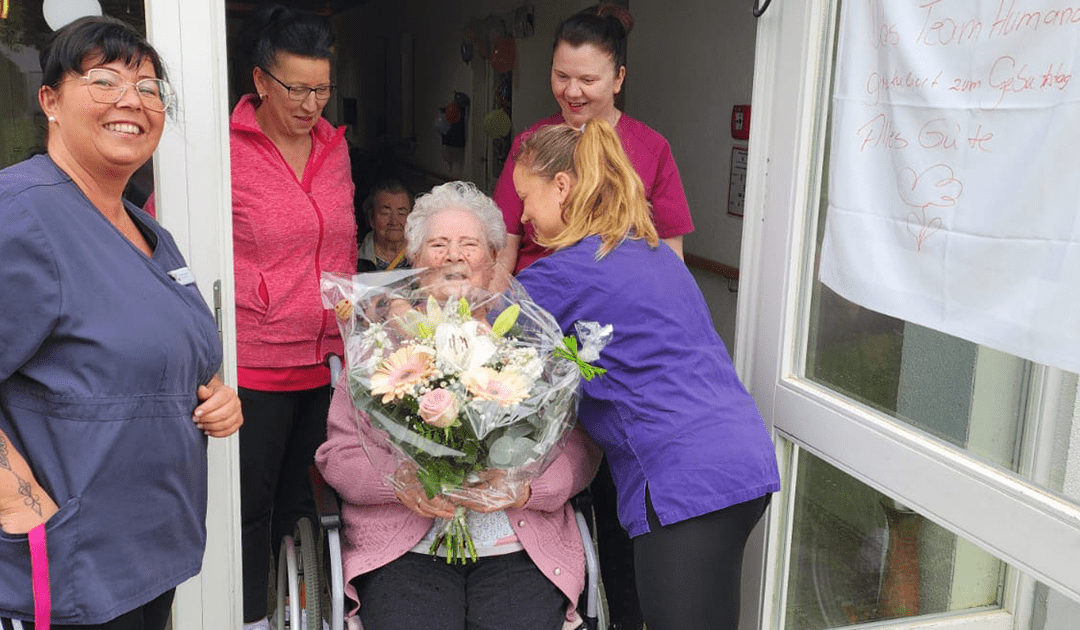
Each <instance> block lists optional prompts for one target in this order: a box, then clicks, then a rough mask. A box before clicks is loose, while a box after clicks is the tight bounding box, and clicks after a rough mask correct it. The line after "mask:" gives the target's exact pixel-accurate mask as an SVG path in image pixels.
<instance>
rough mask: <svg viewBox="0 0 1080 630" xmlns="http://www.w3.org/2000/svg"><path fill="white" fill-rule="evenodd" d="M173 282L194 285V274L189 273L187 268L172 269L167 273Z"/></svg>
mask: <svg viewBox="0 0 1080 630" xmlns="http://www.w3.org/2000/svg"><path fill="white" fill-rule="evenodd" d="M169 275H170V276H172V279H173V280H176V281H177V282H179V283H180V284H194V283H195V274H193V273H191V270H190V269H188V268H187V267H181V268H179V269H173V270H172V271H170V272H169Z"/></svg>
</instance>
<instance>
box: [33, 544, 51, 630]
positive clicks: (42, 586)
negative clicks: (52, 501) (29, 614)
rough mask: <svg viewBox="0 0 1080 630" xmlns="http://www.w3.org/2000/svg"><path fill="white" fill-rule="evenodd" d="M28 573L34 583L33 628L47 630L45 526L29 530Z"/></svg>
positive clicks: (48, 604)
mask: <svg viewBox="0 0 1080 630" xmlns="http://www.w3.org/2000/svg"><path fill="white" fill-rule="evenodd" d="M29 539H30V573H31V575H32V577H33V583H34V628H35V630H49V620H50V618H51V617H52V605H51V603H50V601H49V554H48V553H46V550H45V524H44V523H42V524H41V525H38V526H37V527H35V528H34V529H32V530H30V534H29Z"/></svg>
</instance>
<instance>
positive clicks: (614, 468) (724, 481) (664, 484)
mask: <svg viewBox="0 0 1080 630" xmlns="http://www.w3.org/2000/svg"><path fill="white" fill-rule="evenodd" d="M599 247H600V238H599V237H589V238H586V239H584V240H582V241H580V242H578V243H577V244H575V245H572V246H570V247H567V248H565V249H561V250H559V251H556V252H555V253H553V254H551V255H550V256H548V257H546V258H541V259H540V260H538V261H536V262H534V263H533V264H532V265H530V266H529V267H527V268H526V269H524V270H523V271H522V272H521V273H520V274H519V275H518V280H519V281H521V284H522V285H524V286H525V288H526V289H527V290H528V292H529V295H530V296H531V297H532V298H533V300H535V301H536V302H537V303H538V304H540V306H542V307H544V308H545V309H547V310H548V311H550V312H551V313H552V314H553V315H554V316H555V319H556V320H558V322H559V325H560V326H561V327H562V329H563V332H564V333H565V334H573V333H574V322H576V321H579V320H580V321H595V322H599V323H600V324H601V325H605V324H611V325H612V326H613V327H614V332H613V337H612V341H611V343H609V344H608V346H607V347H606V348H604V350H603V351H602V352H601V353H600V359H599V360H598V361H597V362H596V365H599V366H600V367H603V368H605V369H607V373H606V374H604V375H603V376H602V377H600V378H597V379H594V380H592V381H583V382H582V385H583V396H582V401H581V407H580V409H579V413H578V419H579V421H580V422H581V424H582V425H583V426H584V427H585V429H586V430H587V431H588V432H589V434H590V435H591V436H592V438H593V440H595V441H596V443H597V444H598V445H600V447H601V448H602V449H603V450H604V454H605V455H606V456H607V458H608V464H609V466H610V468H611V474H612V478H613V480H614V482H615V487H616V489H617V490H618V495H619V501H618V502H619V507H618V510H619V520H620V521H621V522H622V525H623V527H624V528H625V529H626V531H627V532H628V533H629V534H630V536H639V535H641V534H644V533H647V532H648V531H649V525H648V522H647V520H646V509H645V489H646V486H648V491H649V499H650V500H651V502H652V505H653V508H654V509H655V510H656V514H657V516H658V517H659V518H660V523H661V524H662V525H669V524H671V523H676V522H679V521H683V520H686V519H689V518H693V517H695V516H700V515H703V514H707V513H709V512H713V511H716V510H719V509H722V508H725V507H728V506H731V505H735V504H737V503H742V502H744V501H749V500H751V499H755V498H757V497H760V496H762V495H764V494H767V493H770V492H775V491H777V490H779V489H780V476H779V473H778V472H777V465H776V454H775V450H774V448H773V443H772V439H771V437H770V435H769V431H768V429H767V428H766V426H765V423H764V422H763V421H762V419H761V416H760V414H759V413H758V411H757V407H756V405H755V404H754V401H753V399H752V398H751V397H750V394H749V393H747V391H746V389H745V388H744V387H743V385H742V383H741V382H740V381H739V378H738V375H736V373H735V368H734V366H733V365H732V363H731V358H730V357H729V356H728V353H727V349H726V348H725V347H724V343H723V341H721V340H720V336H719V335H717V334H716V330H715V328H714V327H713V324H712V319H711V317H710V315H709V311H708V307H707V306H706V304H705V299H704V297H703V296H702V294H701V291H700V290H699V289H698V286H697V284H696V283H695V282H694V279H693V277H692V276H691V275H690V272H689V270H687V268H686V265H685V264H683V262H682V260H681V259H679V257H678V256H677V255H676V254H675V252H674V251H672V250H671V248H669V247H668V246H667V245H664V244H663V243H661V244H660V245H659V246H658V247H657V248H655V249H654V248H650V247H649V246H648V244H647V243H646V242H645V241H642V240H624V241H623V242H622V243H621V244H620V245H619V246H618V247H616V248H615V249H614V250H613V251H611V252H610V253H609V254H608V255H607V256H605V257H604V258H603V259H601V260H599V261H598V260H596V252H597V250H598V248H599Z"/></svg>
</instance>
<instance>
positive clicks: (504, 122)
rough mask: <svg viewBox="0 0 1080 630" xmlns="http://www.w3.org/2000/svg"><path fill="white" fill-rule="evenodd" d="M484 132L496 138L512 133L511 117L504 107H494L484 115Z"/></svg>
mask: <svg viewBox="0 0 1080 630" xmlns="http://www.w3.org/2000/svg"><path fill="white" fill-rule="evenodd" d="M484 132H486V133H487V134H488V135H489V136H493V137H495V138H502V137H503V136H506V135H508V134H509V133H510V117H509V116H507V115H506V110H504V109H493V110H491V111H490V112H488V115H487V116H485V117H484Z"/></svg>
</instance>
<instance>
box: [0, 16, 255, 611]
mask: <svg viewBox="0 0 1080 630" xmlns="http://www.w3.org/2000/svg"><path fill="white" fill-rule="evenodd" d="M41 70H42V85H41V89H40V90H39V91H38V101H39V103H40V105H41V109H42V110H43V111H44V112H45V115H46V116H47V117H48V124H49V129H48V142H47V146H48V153H47V155H39V156H36V157H34V158H31V159H30V160H27V161H25V162H22V163H20V164H16V165H14V166H12V167H10V168H8V169H6V170H4V171H2V172H0V225H3V228H2V229H0V260H3V263H2V264H0V303H2V304H3V305H4V316H3V317H0V348H2V349H3V351H2V352H0V529H2V535H0V612H2V614H3V615H4V616H5V617H11V618H13V619H16V620H21V621H30V620H34V615H35V607H34V603H35V595H38V596H46V597H47V596H48V595H47V590H46V593H41V592H37V593H35V591H38V587H39V586H40V584H39V583H38V581H37V577H38V576H37V575H36V571H35V575H34V580H33V581H32V578H31V563H32V562H33V563H34V564H35V565H37V563H38V562H39V561H43V560H44V558H40V557H39V558H35V559H33V561H32V560H31V556H32V554H31V552H30V550H29V548H28V547H29V546H34V544H35V542H34V541H35V540H42V538H43V537H47V541H43V542H47V547H46V548H47V549H48V559H47V565H46V567H47V569H48V570H51V573H52V575H51V577H52V580H51V587H52V597H51V602H52V620H53V621H56V622H59V623H61V624H64V627H67V626H68V625H77V626H80V627H88V628H109V629H110V630H124V629H132V630H134V629H136V628H138V629H147V630H148V629H154V630H157V629H161V628H164V627H165V625H166V622H167V620H168V618H169V613H170V610H171V606H172V599H173V592H174V589H175V587H176V585H178V584H179V583H181V582H183V581H184V580H186V579H188V578H189V577H191V576H193V575H195V574H197V573H198V572H199V570H200V567H201V565H202V558H203V553H204V549H205V545H206V484H207V467H206V436H208V435H209V436H214V437H224V436H227V435H230V434H232V433H233V432H235V431H236V430H237V428H239V426H240V424H241V423H242V422H243V418H242V416H241V414H240V402H239V400H238V398H237V395H236V392H234V391H233V390H232V389H230V388H228V387H226V386H225V385H224V384H223V383H222V382H221V379H220V378H218V376H216V372H217V370H218V367H219V366H220V363H221V344H220V341H219V340H218V335H217V326H216V324H215V322H214V316H213V315H212V314H211V312H210V310H209V309H208V308H207V306H206V303H205V302H204V301H203V298H202V296H201V294H200V293H199V290H198V288H197V287H196V286H195V279H194V277H193V276H192V274H191V272H190V271H189V269H188V267H187V263H186V262H185V261H184V258H183V256H182V255H181V254H180V251H179V249H178V248H177V246H176V244H175V243H174V242H173V239H172V237H171V236H170V235H169V233H168V232H167V231H166V230H165V229H163V228H162V227H161V226H160V225H158V224H157V223H155V222H154V220H153V219H151V218H150V217H149V215H147V214H145V213H144V212H142V211H141V210H139V209H137V208H136V207H135V206H133V205H131V204H130V203H127V202H126V201H124V199H123V198H122V196H121V195H122V193H123V190H124V187H125V185H126V184H127V182H128V180H129V179H130V177H131V175H132V174H133V173H134V172H135V170H136V169H138V168H139V167H140V166H142V165H143V163H145V162H146V161H147V160H148V159H149V158H150V156H151V154H152V153H153V152H154V149H155V148H157V145H158V140H159V139H160V138H161V133H162V129H163V127H164V124H165V118H166V112H167V111H168V110H170V109H171V108H172V107H173V106H174V96H173V91H172V88H171V87H170V86H169V83H168V82H167V80H166V78H165V73H164V70H163V68H162V63H161V60H160V59H159V57H158V54H157V52H156V51H155V50H154V49H153V48H152V47H151V46H150V45H149V44H148V43H147V42H146V40H144V39H143V38H142V37H141V36H140V35H139V34H138V33H136V32H135V31H134V30H133V29H132V28H131V27H130V26H128V25H126V24H124V23H122V22H119V21H117V20H114V19H112V18H105V17H89V18H82V19H80V20H76V21H75V22H72V23H71V24H69V25H67V26H65V27H64V28H62V29H60V30H59V31H57V32H56V33H55V34H54V36H53V39H52V41H51V42H50V43H49V45H48V46H47V47H46V48H45V49H44V50H43V51H42V53H41ZM43 524H44V527H43ZM27 532H30V535H29V536H28V535H27ZM28 540H29V541H30V545H29V546H28ZM39 548H41V547H39ZM36 568H38V567H37V566H35V569H36ZM32 585H33V588H32ZM48 622H49V620H48V619H37V620H36V623H37V627H47V624H48ZM2 623H3V625H4V627H10V626H9V625H7V621H3V622H2Z"/></svg>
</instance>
